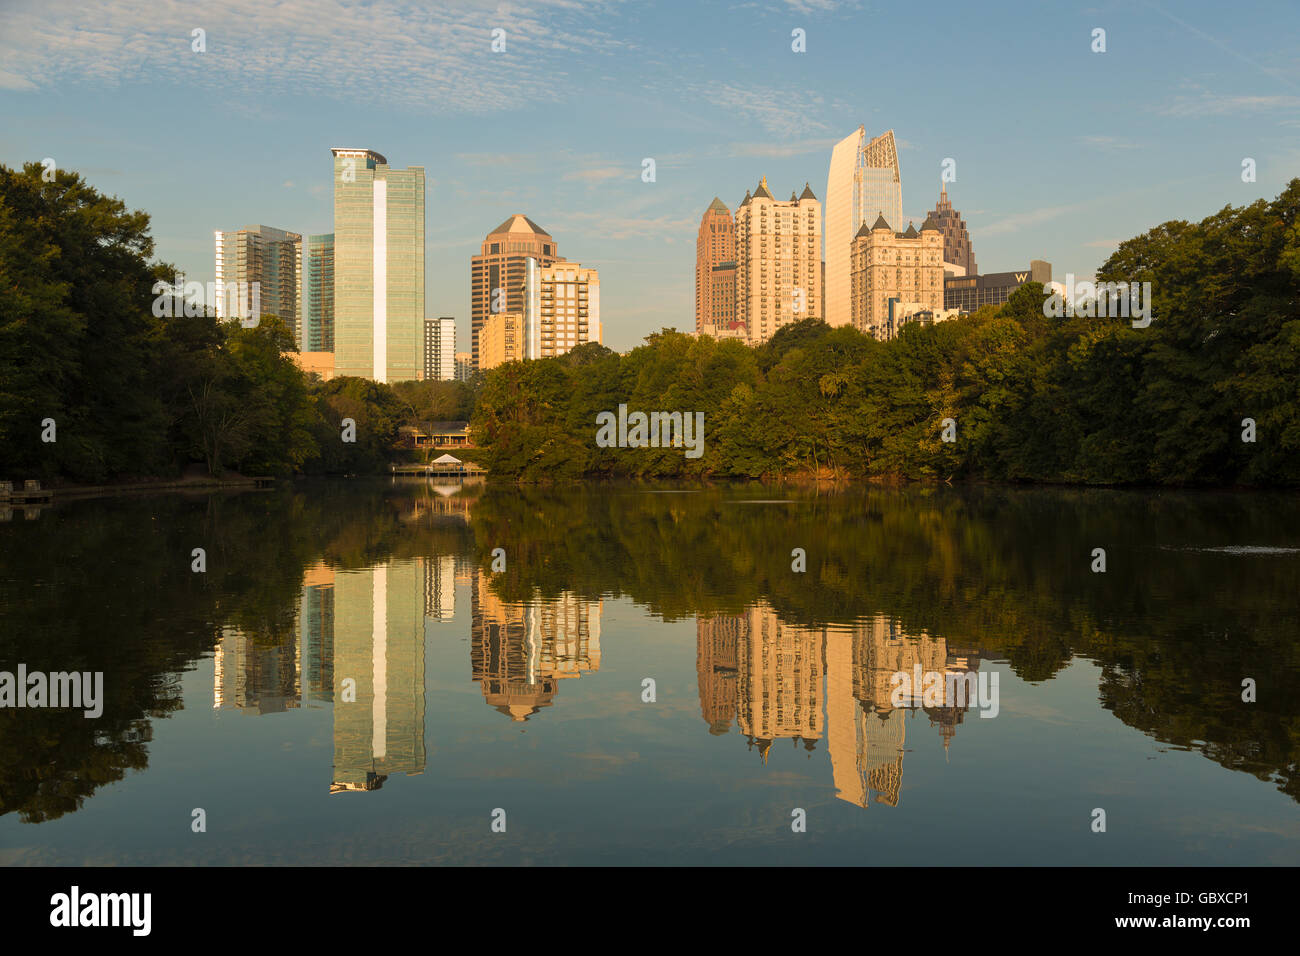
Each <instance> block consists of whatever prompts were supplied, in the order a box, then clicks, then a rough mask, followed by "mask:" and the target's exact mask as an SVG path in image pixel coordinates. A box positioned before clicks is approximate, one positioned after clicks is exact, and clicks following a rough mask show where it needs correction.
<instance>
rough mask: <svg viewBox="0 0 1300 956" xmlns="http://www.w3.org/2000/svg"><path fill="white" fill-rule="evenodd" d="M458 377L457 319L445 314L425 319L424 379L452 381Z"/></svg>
mask: <svg viewBox="0 0 1300 956" xmlns="http://www.w3.org/2000/svg"><path fill="white" fill-rule="evenodd" d="M455 378H456V320H455V319H454V318H452V317H451V316H448V315H444V316H443V317H442V318H439V319H425V320H424V379H425V381H433V382H450V381H453V380H454V379H455Z"/></svg>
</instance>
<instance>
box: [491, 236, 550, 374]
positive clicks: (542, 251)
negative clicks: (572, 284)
mask: <svg viewBox="0 0 1300 956" xmlns="http://www.w3.org/2000/svg"><path fill="white" fill-rule="evenodd" d="M530 258H532V259H536V260H537V264H538V265H539V266H549V265H553V264H554V263H556V262H563V261H564V258H563V257H562V256H561V255H560V254H559V247H558V245H557V244H556V242H555V239H553V238H552V237H551V234H550V233H548V232H547V231H546V230H545V229H543V228H542V227H541V226H539V225H538V224H537V223H535V222H533V220H531V219H529V218H528V217H527V216H525V215H523V214H522V213H515V214H514V215H513V216H510V217H509V218H508V219H506V221H505V222H503V223H501V225H499V226H497V227H496V228H495V229H493V230H492V231H491V232H489V233H488V234H487V236H486V237H485V238H484V240H483V244H482V247H481V249H480V250H479V254H478V255H476V256H472V257H471V258H470V354H471V360H472V362H473V365H474V368H476V369H478V368H482V367H483V366H482V365H481V364H480V361H479V360H480V355H479V335H480V333H481V332H482V330H483V326H484V324H485V323H486V322H487V321H488V319H489V318H490V317H491V316H492V315H493V314H499V313H502V312H508V313H512V314H523V313H524V278H525V272H526V269H527V262H528V260H529V259H530ZM494 304H495V305H496V308H493V305H494Z"/></svg>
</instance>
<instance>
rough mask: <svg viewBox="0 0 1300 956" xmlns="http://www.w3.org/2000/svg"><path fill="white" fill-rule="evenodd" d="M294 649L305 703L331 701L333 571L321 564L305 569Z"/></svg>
mask: <svg viewBox="0 0 1300 956" xmlns="http://www.w3.org/2000/svg"><path fill="white" fill-rule="evenodd" d="M298 646H299V648H300V651H299V656H300V658H301V660H302V694H303V698H304V699H305V700H309V701H310V700H319V701H331V700H333V699H334V571H333V570H332V569H331V568H329V567H328V566H326V565H325V564H318V565H316V566H315V567H312V568H308V569H307V573H306V574H305V575H304V576H303V580H302V606H301V610H300V611H299V614H298Z"/></svg>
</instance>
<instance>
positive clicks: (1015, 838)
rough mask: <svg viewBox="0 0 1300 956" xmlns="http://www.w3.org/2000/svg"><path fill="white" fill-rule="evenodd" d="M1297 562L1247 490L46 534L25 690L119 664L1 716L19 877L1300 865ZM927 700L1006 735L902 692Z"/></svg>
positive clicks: (16, 651) (351, 491)
mask: <svg viewBox="0 0 1300 956" xmlns="http://www.w3.org/2000/svg"><path fill="white" fill-rule="evenodd" d="M199 547H201V548H203V549H205V552H206V561H207V570H206V572H205V573H201V574H199V573H194V572H193V571H192V570H191V562H192V560H193V558H192V557H191V554H192V550H193V549H194V548H199ZM497 548H500V549H503V550H504V557H505V570H504V571H500V570H498V571H494V570H493V561H494V557H493V551H494V549H497ZM795 548H802V549H804V552H805V553H806V570H805V571H803V572H796V571H794V570H792V561H793V559H792V550H793V549H795ZM1095 548H1104V549H1105V552H1106V555H1105V556H1106V571H1105V573H1094V572H1093V571H1092V570H1091V567H1092V565H1093V561H1094V558H1093V550H1094V549H1095ZM1298 549H1300V500H1297V499H1296V498H1295V497H1294V496H1276V495H1263V494H1229V493H1224V494H1218V493H1213V494H1211V493H1179V494H1162V493H1150V492H1114V491H1076V490H1043V489H1036V490H1014V489H953V490H950V489H946V488H945V489H943V490H928V489H906V490H901V491H894V490H874V489H873V490H854V491H848V492H839V493H825V492H823V493H820V494H816V493H811V492H806V491H789V490H785V489H772V488H766V489H750V488H744V489H705V490H685V491H684V490H681V489H674V488H654V487H643V486H614V487H604V486H595V487H592V486H586V487H579V488H568V489H562V490H553V491H546V490H524V491H519V490H516V489H493V488H484V487H483V486H478V487H469V488H464V489H460V490H458V491H454V492H453V491H452V490H451V489H447V488H442V489H434V488H432V487H431V486H429V485H427V484H424V483H422V482H419V481H410V482H405V483H380V482H339V483H321V484H315V485H304V486H299V487H297V488H295V489H294V490H292V491H276V492H269V493H247V494H238V495H199V496H180V495H173V496H160V497H154V498H134V499H130V498H123V499H114V500H99V501H85V502H65V503H61V504H59V505H58V506H56V507H54V508H52V509H46V510H44V511H43V512H42V513H40V514H39V516H36V517H33V518H32V519H25V518H24V516H23V514H22V513H21V512H18V513H16V514H15V515H14V516H13V518H12V520H10V521H8V522H0V671H10V672H13V671H16V669H17V665H18V664H20V663H22V664H25V665H26V667H27V669H28V671H29V672H31V671H46V672H50V671H64V670H71V669H77V670H84V671H102V672H103V673H104V682H105V693H104V697H105V702H104V712H103V715H102V716H101V717H100V718H99V719H95V720H91V719H85V718H83V717H82V716H81V713H80V711H68V710H54V709H45V710H35V709H3V710H0V861H2V862H4V863H7V864H54V863H59V864H80V863H87V864H110V863H114V864H115V863H123V864H189V863H200V864H202V863H212V864H242V863H259V864H284V863H443V862H445V863H533V864H558V863H637V864H645V863H649V864H659V863H786V864H795V863H833V864H870V865H886V866H897V865H909V864H944V863H952V862H960V863H963V864H1020V863H1027V864H1043V863H1046V864H1062V863H1084V864H1091V863H1098V864H1102V863H1122V864H1225V863H1226V864H1245V863H1268V864H1296V863H1300V812H1298V811H1300V807H1298V806H1297V801H1298V800H1300V781H1298V780H1297V760H1298V755H1300V628H1298V626H1297V625H1298V621H1300V550H1298ZM918 667H919V668H920V669H921V672H922V673H938V674H941V675H942V674H952V675H955V676H961V675H966V674H972V675H974V680H975V681H976V682H977V683H978V682H981V681H982V682H983V683H984V684H985V685H986V686H988V687H993V686H996V689H997V709H996V716H987V717H985V716H981V703H980V701H979V700H978V699H977V700H973V701H967V702H965V703H964V704H963V703H962V702H961V701H960V700H954V699H952V698H951V697H949V696H948V691H947V690H946V689H944V688H943V687H942V686H941V687H940V689H939V691H938V692H937V697H933V696H932V697H930V698H928V699H927V698H926V697H924V696H921V697H919V699H918V698H912V697H904V698H902V699H899V698H897V697H896V696H895V695H894V694H892V693H891V691H892V689H893V684H892V683H891V679H892V678H893V675H895V674H896V673H897V672H900V671H905V672H907V673H908V674H909V675H910V674H914V673H916V671H915V668H918ZM994 676H996V684H994V682H993V680H992V678H993V677H994ZM1246 678H1251V679H1253V680H1254V681H1256V682H1257V695H1258V699H1257V701H1255V702H1254V703H1245V702H1243V701H1242V699H1241V698H1242V681H1243V680H1244V679H1246ZM942 679H943V678H941V680H942ZM651 681H652V682H653V683H652V684H651V683H648V682H651ZM649 698H653V699H649ZM986 703H987V701H986ZM983 712H984V713H986V714H990V715H991V714H992V710H991V709H990V708H989V707H987V706H985V707H984V709H983ZM195 808H202V809H203V810H204V812H205V814H206V821H207V830H206V832H204V833H195V832H192V829H191V820H192V811H193V810H194V809H195ZM1095 808H1101V809H1103V810H1104V811H1105V814H1106V832H1104V833H1095V832H1093V831H1092V829H1091V824H1092V821H1093V811H1094V809H1095ZM796 809H799V810H802V811H803V812H804V815H805V816H806V832H793V831H792V826H791V824H792V821H793V820H794V819H795V816H792V814H794V812H795V811H796ZM496 811H504V818H505V825H506V829H505V832H504V833H500V832H493V830H492V821H493V817H494V812H496ZM496 816H497V818H498V819H499V818H500V817H501V814H500V813H499V812H496Z"/></svg>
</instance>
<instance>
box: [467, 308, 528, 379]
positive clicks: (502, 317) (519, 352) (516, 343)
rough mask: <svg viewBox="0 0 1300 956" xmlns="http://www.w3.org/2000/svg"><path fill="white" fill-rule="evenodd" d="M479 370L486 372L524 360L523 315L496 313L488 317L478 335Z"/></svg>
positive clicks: (517, 313) (519, 313)
mask: <svg viewBox="0 0 1300 956" xmlns="http://www.w3.org/2000/svg"><path fill="white" fill-rule="evenodd" d="M478 358H479V368H480V369H482V370H484V371H486V370H487V369H490V368H496V367H497V366H498V365H504V364H505V363H506V362H521V361H523V358H524V314H523V313H522V312H497V313H496V314H494V315H489V316H488V320H487V321H486V322H485V323H483V328H481V329H479V334H478Z"/></svg>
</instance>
